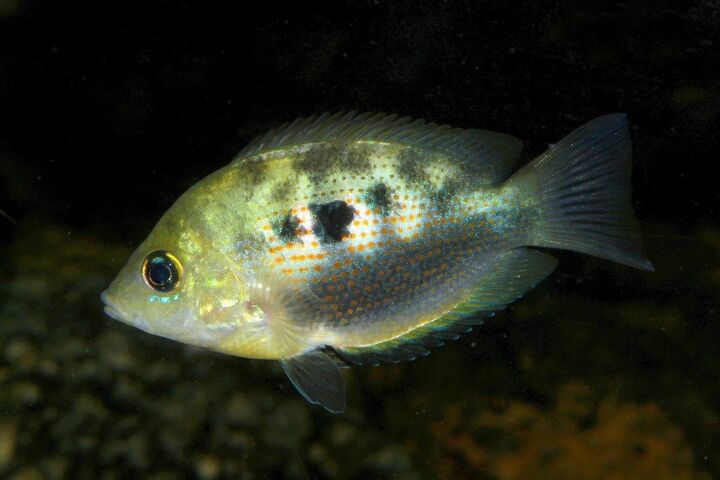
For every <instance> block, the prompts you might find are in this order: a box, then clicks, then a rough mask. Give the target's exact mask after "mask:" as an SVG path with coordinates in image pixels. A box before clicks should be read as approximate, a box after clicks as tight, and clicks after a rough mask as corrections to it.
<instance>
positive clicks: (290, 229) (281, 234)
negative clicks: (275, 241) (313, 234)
mask: <svg viewBox="0 0 720 480" xmlns="http://www.w3.org/2000/svg"><path fill="white" fill-rule="evenodd" d="M271 224H272V229H273V232H274V233H275V235H277V237H278V238H279V239H280V240H281V241H283V242H292V241H294V240H296V239H297V231H298V227H299V226H300V221H299V220H298V218H297V217H296V216H294V215H293V214H291V213H288V214H287V215H285V216H284V217H282V218H278V219H276V220H273V221H272V222H271Z"/></svg>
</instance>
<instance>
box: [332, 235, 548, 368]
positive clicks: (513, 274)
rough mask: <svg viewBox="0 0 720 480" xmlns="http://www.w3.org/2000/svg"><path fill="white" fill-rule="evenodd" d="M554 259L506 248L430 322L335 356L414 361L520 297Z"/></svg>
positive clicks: (358, 361) (373, 361)
mask: <svg viewBox="0 0 720 480" xmlns="http://www.w3.org/2000/svg"><path fill="white" fill-rule="evenodd" d="M556 265H557V259H555V257H553V256H551V255H547V254H545V253H542V252H539V251H537V250H532V249H529V248H516V249H514V250H510V251H509V252H507V253H505V254H504V255H502V256H500V257H499V258H498V259H497V260H495V262H494V264H493V265H492V267H491V268H490V269H488V270H485V273H484V274H482V275H481V276H480V277H479V278H478V280H477V288H476V290H475V291H474V292H473V294H472V295H471V296H470V298H468V299H467V300H466V301H465V302H463V303H461V304H460V305H458V306H456V307H455V308H454V309H453V310H451V311H450V312H448V313H446V314H445V315H443V316H441V317H439V318H438V319H436V320H433V321H432V322H430V323H428V324H426V325H423V326H422V327H420V328H417V329H415V330H413V331H411V332H409V333H407V334H405V335H403V336H400V337H397V338H394V339H392V340H388V341H385V342H382V343H378V344H375V345H371V346H367V347H349V348H343V349H338V350H337V352H338V355H339V356H340V357H342V358H343V359H345V360H347V361H349V362H351V363H356V364H363V363H367V364H371V365H379V364H380V363H384V362H402V361H406V360H414V359H415V358H417V357H419V356H426V355H428V354H429V353H430V350H429V349H428V348H429V347H438V346H442V345H443V344H444V343H445V342H446V341H447V340H457V339H458V338H459V337H460V335H462V334H463V333H467V332H469V331H470V330H472V327H473V326H476V325H479V324H481V323H482V322H483V321H484V319H485V318H487V317H490V316H492V315H494V312H496V311H498V310H502V309H504V308H505V307H506V306H507V305H508V304H510V303H512V302H514V301H515V300H517V299H518V298H520V297H522V296H523V295H525V293H527V292H528V291H529V290H531V289H532V288H534V287H535V286H536V285H537V284H538V283H539V282H540V281H542V280H543V279H544V278H545V277H547V276H548V275H549V274H550V272H552V271H553V270H554V269H555V266H556Z"/></svg>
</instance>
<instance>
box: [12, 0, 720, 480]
mask: <svg viewBox="0 0 720 480" xmlns="http://www.w3.org/2000/svg"><path fill="white" fill-rule="evenodd" d="M718 32H720V5H718V2H716V1H712V0H701V1H697V2H689V3H681V2H673V1H664V0H661V1H650V0H644V1H643V0H641V1H637V2H627V3H616V2H549V1H548V2H544V1H524V2H445V3H440V2H431V1H428V2H417V1H351V2H345V3H343V4H342V5H338V4H333V5H332V6H328V7H324V6H322V5H320V4H312V5H299V4H297V5H293V6H285V5H281V4H276V5H270V4H267V2H248V3H242V4H241V2H237V4H233V5H232V6H223V7H220V6H218V5H214V6H210V5H201V4H200V3H197V4H194V3H189V2H172V3H167V2H154V3H152V2H151V3H143V4H142V6H141V7H140V6H138V8H133V7H132V6H130V5H125V6H124V7H123V8H122V9H119V8H118V9H116V10H110V9H109V8H108V7H107V6H106V5H101V4H95V3H91V2H84V3H83V2H80V3H77V4H73V6H69V5H68V4H64V3H63V2H49V1H30V0H0V209H1V210H2V211H3V212H6V213H7V214H8V215H10V216H11V217H13V221H10V220H9V219H7V218H5V217H4V216H0V478H9V479H18V480H20V479H22V480H30V479H43V478H49V479H56V478H57V479H60V478H78V479H95V478H99V479H115V478H149V479H172V478H201V479H222V478H233V479H234V478H239V479H256V478H297V479H309V478H341V479H360V478H395V479H425V478H439V479H458V478H460V479H464V478H469V479H476V478H477V479H547V478H552V479H578V478H580V479H610V478H618V479H619V478H633V479H644V478H652V479H657V480H659V479H696V478H697V479H710V478H717V477H720V435H718V431H720V375H719V374H718V365H720V322H718V320H719V318H718V317H719V316H720V313H719V312H720V293H719V292H720V224H719V223H718V212H717V205H718V203H720V202H719V201H718V200H719V199H718V197H719V196H720V188H719V187H718V182H717V178H716V176H715V175H713V174H712V171H713V167H714V166H715V164H716V163H717V159H718V158H719V157H718V154H720V129H718V125H720V87H719V86H718V85H719V84H718V72H720V54H718V52H717V47H718V45H720V33H718ZM353 109H357V110H361V111H378V112H389V113H400V114H406V115H412V116H414V117H418V118H425V119H428V120H431V121H434V122H438V123H449V124H452V125H456V126H460V127H468V128H470V127H477V128H486V129H489V130H492V131H498V132H503V133H509V134H511V135H514V136H516V137H518V138H520V139H522V140H523V141H524V142H525V153H524V154H523V157H522V158H523V160H522V161H523V162H527V161H529V160H530V159H531V158H533V157H534V156H535V155H537V154H539V153H541V152H543V151H544V150H545V149H546V148H547V147H548V145H549V144H551V143H553V142H556V141H557V140H559V139H560V138H561V137H562V136H564V135H565V134H567V133H568V132H570V131H571V130H572V129H574V128H575V127H577V126H579V125H580V124H582V123H584V122H585V121H587V120H590V119H592V118H595V117H597V116H599V115H601V114H605V113H609V112H626V113H627V114H628V120H629V123H630V128H631V134H632V137H633V144H634V148H633V151H634V153H633V155H634V175H633V205H634V207H635V211H636V212H637V215H638V218H639V220H640V224H641V228H642V230H643V234H644V235H643V236H644V243H645V247H646V250H647V255H648V258H649V259H650V260H651V261H652V262H653V264H654V265H655V268H656V271H655V272H653V273H648V272H642V271H639V270H635V269H631V268H629V267H625V266H622V265H618V264H615V263H611V262H608V261H604V260H601V259H596V258H591V257H587V256H583V255H580V254H575V253H569V252H558V251H552V252H550V253H552V254H553V255H556V256H557V257H558V258H559V259H560V264H559V266H558V268H557V269H556V270H555V271H554V273H553V274H552V275H551V276H550V277H549V278H548V279H547V280H545V281H544V282H543V283H542V284H541V285H539V286H538V287H537V288H536V289H534V290H532V291H531V292H530V293H529V294H528V295H526V296H525V297H524V298H522V299H521V300H519V301H518V302H516V303H514V304H512V305H511V306H510V307H509V308H508V309H507V310H506V311H505V312H503V313H500V314H498V315H496V316H495V317H493V318H491V319H488V320H487V321H486V322H485V323H484V324H483V325H481V326H480V327H477V328H475V329H474V330H473V331H472V332H471V333H469V334H466V335H464V336H462V337H461V338H459V339H458V340H457V341H454V342H449V343H448V344H447V345H445V346H444V347H441V348H438V349H435V350H434V351H433V353H432V354H431V355H430V356H428V357H426V358H422V359H418V360H416V361H413V362H405V363H399V364H386V365H382V366H379V367H371V366H367V367H354V368H352V369H349V370H348V371H346V372H344V375H345V378H346V381H347V384H348V401H347V409H346V411H345V413H343V414H339V415H334V414H331V413H328V412H327V411H325V410H323V409H322V408H319V407H317V406H312V405H309V404H308V403H306V402H305V401H304V400H303V399H302V397H301V396H300V395H298V394H297V392H296V391H295V390H294V389H293V387H292V385H291V384H290V383H289V382H288V380H287V378H286V377H285V376H284V374H283V372H282V370H281V368H280V366H279V364H278V363H277V362H269V361H260V360H249V359H243V358H236V357H231V356H227V355H222V354H219V353H214V352H210V351H208V350H203V349H200V348H198V347H192V346H188V345H183V344H180V343H176V342H172V341H170V340H167V339H164V338H160V337H154V336H151V335H148V334H146V333H144V332H142V331H140V330H137V329H134V328H132V327H129V326H127V325H124V324H122V323H120V322H117V321H115V320H112V319H110V318H109V317H107V316H106V315H105V314H104V313H103V309H102V302H101V301H100V293H101V292H102V291H103V290H104V289H105V288H107V285H108V284H109V282H110V281H111V280H112V278H113V277H114V276H115V275H116V273H117V272H118V270H119V269H120V268H121V267H122V265H123V264H124V263H125V261H126V260H127V258H128V256H129V255H130V253H131V252H132V251H133V250H134V249H135V247H136V246H137V245H138V244H139V243H140V242H141V241H142V240H143V239H144V238H145V237H146V236H147V234H148V232H149V230H150V229H151V228H152V226H153V225H154V224H155V223H156V222H157V220H158V219H159V217H160V216H161V215H162V213H163V212H165V211H166V210H167V209H168V208H169V207H170V205H171V204H172V203H173V202H174V201H175V200H176V199H177V197H178V196H179V195H180V194H181V193H182V192H184V191H185V190H186V189H187V188H188V187H189V186H191V185H192V184H193V183H195V182H196V181H198V180H200V179H201V178H203V177H204V176H205V175H207V174H209V173H211V172H213V171H215V170H217V169H218V168H221V167H222V166H224V165H226V164H227V163H229V162H230V160H231V159H232V158H233V156H234V154H235V153H236V152H238V151H239V150H240V149H241V148H242V147H243V146H244V145H245V144H246V143H247V142H248V141H249V140H250V139H251V138H252V137H254V136H255V135H257V134H261V133H264V132H265V131H266V130H267V129H268V128H271V127H273V126H276V125H278V124H280V123H283V122H285V121H288V120H293V119H294V118H296V117H298V116H306V115H309V114H313V113H318V112H324V111H340V110H353Z"/></svg>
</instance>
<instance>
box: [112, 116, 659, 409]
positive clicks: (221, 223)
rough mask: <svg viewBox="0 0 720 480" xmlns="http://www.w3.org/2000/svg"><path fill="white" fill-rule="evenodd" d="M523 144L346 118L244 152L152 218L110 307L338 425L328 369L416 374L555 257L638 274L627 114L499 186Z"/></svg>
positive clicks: (601, 122)
mask: <svg viewBox="0 0 720 480" xmlns="http://www.w3.org/2000/svg"><path fill="white" fill-rule="evenodd" d="M521 146H522V144H521V142H520V141H519V140H517V139H515V138H513V137H511V136H509V135H504V134H499V133H493V132H487V131H483V130H460V129H452V128H449V127H439V126H437V125H434V124H429V123H426V122H423V121H417V120H415V121H413V120H411V119H408V118H398V117H396V116H392V115H390V116H388V115H370V114H363V115H357V114H354V113H349V114H337V115H333V116H328V115H323V116H319V117H312V118H309V119H302V120H298V121H296V122H294V123H292V124H290V125H287V126H284V127H281V128H279V129H278V130H275V131H272V132H270V133H269V134H268V135H266V136H265V137H263V138H260V139H257V140H255V141H254V142H252V143H251V144H250V145H248V147H246V148H245V149H244V150H243V151H242V152H241V153H240V154H239V155H238V157H237V158H236V159H235V160H234V161H233V162H232V163H231V164H230V165H228V166H226V167H224V168H222V169H220V170H218V171H216V172H215V173H213V174H211V175H209V176H208V177H206V178H205V179H203V180H202V181H200V182H198V183H197V184H196V185H194V186H193V187H192V188H190V189H189V190H188V191H187V192H186V193H185V194H184V195H183V196H182V197H181V198H180V199H179V200H178V201H177V202H176V203H175V204H174V205H173V206H172V207H171V208H170V209H169V210H168V211H167V212H166V214H165V215H164V216H163V218H162V219H161V220H160V221H159V223H158V224H157V226H156V227H155V229H154V230H153V231H152V232H151V234H150V235H149V237H148V238H147V239H146V240H145V242H143V244H142V245H140V246H139V247H138V249H137V251H136V252H135V253H134V254H133V255H132V257H131V258H130V260H129V261H128V263H127V265H126V266H125V267H124V269H123V270H122V271H121V272H120V274H119V275H118V277H117V278H116V280H115V281H114V282H113V284H112V285H111V286H110V288H109V289H108V291H106V292H105V293H104V294H103V300H104V302H105V304H106V311H107V312H108V314H109V315H111V316H112V317H114V318H117V319H119V320H122V321H125V322H127V323H130V324H132V325H134V326H137V327H139V328H142V329H144V330H146V331H148V332H150V333H153V334H157V335H162V336H166V337H168V338H172V339H175V340H178V341H182V342H185V343H190V344H195V345H201V346H204V347H207V348H210V349H213V350H216V351H220V352H224V353H228V354H232V355H237V356H243V357H250V358H259V359H274V360H280V361H281V362H282V365H283V368H284V370H285V371H286V373H287V374H288V376H289V377H290V379H291V380H292V381H293V383H294V384H295V386H296V387H297V388H298V390H299V391H300V392H301V393H302V394H303V395H304V396H305V398H307V399H308V400H309V401H311V402H313V403H319V404H321V405H323V406H325V407H326V408H328V409H329V410H331V411H342V409H343V408H344V405H345V397H344V386H343V383H342V377H341V376H340V374H339V371H338V364H350V363H373V364H377V363H381V362H383V361H399V360H405V359H410V358H415V357H416V356H419V355H426V354H427V353H429V348H430V347H433V346H437V345H440V344H442V343H443V342H444V341H446V340H448V339H454V338H457V337H458V335H459V334H461V333H464V332H466V331H469V329H470V328H472V326H474V325H477V324H478V323H480V321H481V319H482V318H484V317H486V316H488V315H491V314H492V312H495V311H497V310H499V309H502V308H504V306H505V305H507V304H508V303H511V302H512V301H514V300H515V299H517V298H518V297H520V296H522V295H523V294H524V293H525V292H526V291H527V290H529V289H531V288H532V287H534V286H535V285H536V284H537V283H538V282H539V281H541V280H542V279H543V278H545V277H546V276H547V275H548V274H549V273H550V272H551V271H552V270H553V269H554V268H555V265H556V261H555V259H554V258H553V257H552V256H550V255H548V254H546V253H543V252H540V251H538V250H535V249H533V248H531V247H551V248H565V249H571V250H575V251H580V252H584V253H589V254H592V255H597V256H600V257H604V258H608V259H610V260H614V261H619V262H622V263H625V264H628V265H631V266H635V267H638V268H642V269H646V270H651V269H652V265H651V264H650V263H649V262H648V261H647V260H646V259H645V258H644V256H643V254H642V249H641V246H640V243H639V234H638V228H637V222H636V221H635V219H634V216H633V213H632V211H631V207H630V203H629V198H630V185H629V179H630V167H631V157H630V141H629V136H628V133H627V124H626V120H625V116H624V115H620V114H615V115H606V116H604V117H600V118H598V119H596V120H594V121H592V122H590V123H588V124H586V125H585V126H583V127H581V128H579V129H578V130H576V131H575V132H573V133H571V134H570V135H569V136H568V137H567V138H566V139H564V140H561V141H560V142H559V143H558V144H556V145H555V146H554V147H553V148H552V149H551V150H549V151H548V152H546V153H545V154H543V155H541V156H540V157H538V158H537V159H535V160H534V161H532V162H530V163H529V164H528V165H526V166H525V167H523V168H521V169H520V170H519V171H517V172H516V173H515V174H514V175H511V171H512V169H513V167H514V165H515V163H516V161H517V158H518V156H519V154H520V151H521Z"/></svg>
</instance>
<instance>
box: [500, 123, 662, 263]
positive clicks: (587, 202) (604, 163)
mask: <svg viewBox="0 0 720 480" xmlns="http://www.w3.org/2000/svg"><path fill="white" fill-rule="evenodd" d="M631 169H632V157H631V142H630V134H629V132H628V127H627V119H626V117H625V115H624V114H619V113H618V114H610V115H604V116H602V117H598V118H596V119H595V120H592V121H590V122H588V123H586V124H585V125H583V126H582V127H580V128H578V129H577V130H575V131H573V132H572V133H570V134H569V135H568V136H566V137H565V138H563V139H562V140H560V142H558V143H557V144H556V145H555V146H554V147H552V148H551V149H550V150H548V151H547V152H545V153H544V154H542V155H540V156H539V157H538V158H536V159H535V160H533V161H532V162H530V163H529V164H528V165H526V166H525V167H523V168H522V169H521V170H520V171H519V172H518V173H517V174H516V175H514V176H513V177H512V178H511V179H510V182H511V185H512V186H513V187H515V188H518V189H519V191H521V192H523V193H524V194H529V195H532V196H533V197H534V198H535V200H536V202H537V208H538V212H539V218H538V219H537V223H536V224H535V227H534V228H533V229H532V230H531V232H530V234H529V241H528V244H529V245H533V246H538V247H551V248H562V249H567V250H575V251H577V252H582V253H587V254H589V255H595V256H597V257H601V258H606V259H608V260H613V261H615V262H619V263H624V264H626V265H630V266H631V267H636V268H640V269H642V270H647V271H653V270H654V268H653V265H652V263H650V261H649V260H647V259H646V258H645V255H644V253H643V248H642V245H641V242H640V230H639V227H638V223H637V220H636V219H635V215H634V214H633V211H632V206H631V204H630V173H631Z"/></svg>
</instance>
